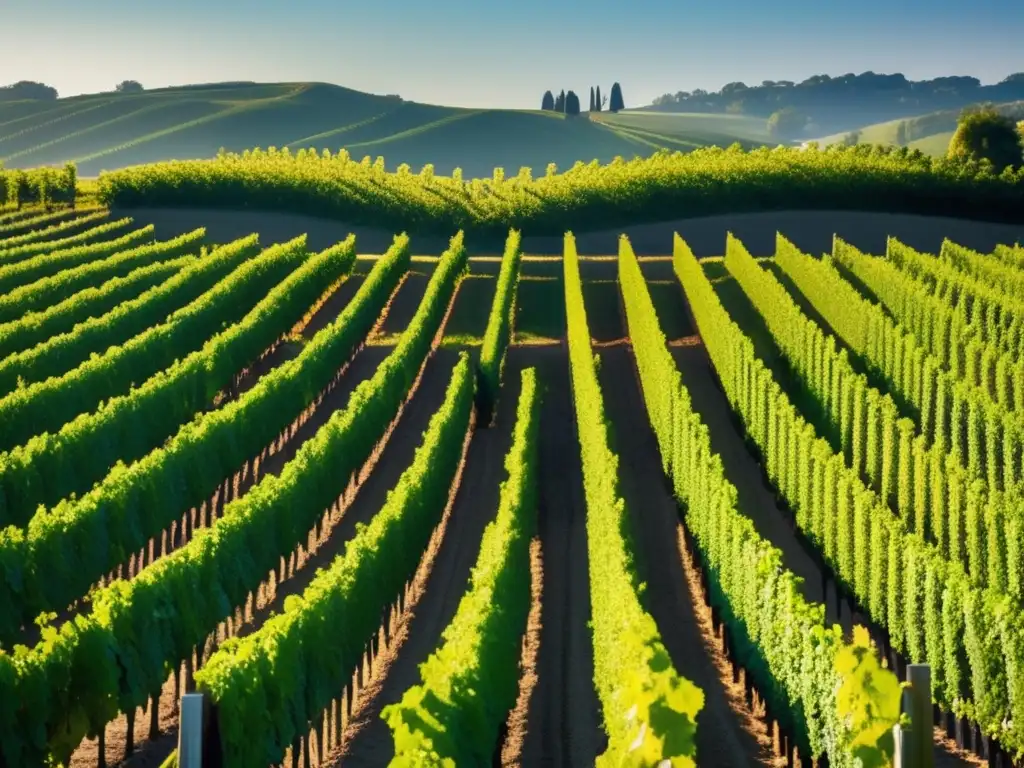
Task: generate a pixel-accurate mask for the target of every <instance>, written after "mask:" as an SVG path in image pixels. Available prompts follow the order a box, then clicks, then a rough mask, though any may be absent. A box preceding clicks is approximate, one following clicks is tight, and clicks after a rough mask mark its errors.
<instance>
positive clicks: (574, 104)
mask: <svg viewBox="0 0 1024 768" xmlns="http://www.w3.org/2000/svg"><path fill="white" fill-rule="evenodd" d="M605 107H607V108H608V111H609V112H618V111H620V110H623V109H625V108H626V105H625V103H624V102H623V100H622V86H620V85H619V84H618V83H613V84H612V90H611V94H610V95H607V96H602V95H601V86H597V87H596V88H595V87H594V86H591V87H590V107H589V111H590V112H601V111H603V110H604V109H605ZM540 108H541V110H543V111H544V112H562V113H563V114H566V115H578V114H579V113H580V98H579V96H577V95H576V92H575V91H564V90H563V91H560V92H559V94H558V95H557V96H555V95H554V94H553V93H552V92H551V91H545V92H544V96H543V98H541V101H540Z"/></svg>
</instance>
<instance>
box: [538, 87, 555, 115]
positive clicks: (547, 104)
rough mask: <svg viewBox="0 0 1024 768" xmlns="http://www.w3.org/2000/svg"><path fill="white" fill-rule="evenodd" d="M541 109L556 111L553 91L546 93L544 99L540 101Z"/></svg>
mask: <svg viewBox="0 0 1024 768" xmlns="http://www.w3.org/2000/svg"><path fill="white" fill-rule="evenodd" d="M540 108H541V109H543V110H545V111H547V112H552V111H554V109H555V97H554V96H553V95H552V93H551V91H544V98H543V99H541V100H540Z"/></svg>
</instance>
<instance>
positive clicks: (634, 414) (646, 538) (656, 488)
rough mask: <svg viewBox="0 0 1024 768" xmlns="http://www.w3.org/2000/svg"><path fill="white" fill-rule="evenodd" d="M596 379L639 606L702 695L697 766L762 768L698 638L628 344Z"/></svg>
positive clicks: (611, 355)
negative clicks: (615, 460) (639, 587)
mask: <svg viewBox="0 0 1024 768" xmlns="http://www.w3.org/2000/svg"><path fill="white" fill-rule="evenodd" d="M600 381H601V390H602V394H603V395H604V402H605V412H606V414H607V416H608V419H609V421H610V423H611V426H612V432H613V433H614V434H613V436H612V443H613V450H615V451H616V453H617V454H618V456H619V461H620V464H619V466H620V471H619V483H620V486H619V487H620V490H621V492H622V495H623V498H624V500H625V502H626V508H627V509H628V510H629V514H630V518H631V520H632V536H633V547H634V552H635V553H636V558H637V570H638V576H639V579H640V581H641V582H643V583H646V585H647V589H646V591H645V593H644V603H645V607H646V608H647V610H648V611H649V612H650V614H651V616H653V618H654V620H655V622H656V623H657V625H658V629H659V631H660V633H661V639H662V642H664V644H665V648H666V649H667V650H668V652H669V655H670V657H671V658H672V662H673V664H674V666H675V668H676V671H677V672H678V673H679V674H680V675H682V676H683V677H685V678H686V679H688V680H691V681H692V682H693V683H695V684H696V685H697V686H698V687H699V688H700V689H701V690H703V691H704V697H705V700H704V709H703V710H702V711H701V713H700V714H699V715H698V716H697V754H698V755H699V761H700V765H701V766H702V767H703V766H723V768H724V767H725V766H737V765H763V764H767V762H768V758H769V756H768V755H765V754H763V752H764V749H763V748H762V746H761V745H760V744H759V743H758V738H757V734H756V733H752V732H751V731H750V730H748V729H746V728H744V723H745V721H746V720H747V719H748V716H747V714H746V713H745V712H743V710H742V709H741V708H739V707H737V706H736V703H735V702H734V701H733V700H732V699H730V696H729V694H728V691H727V687H726V685H725V683H724V682H723V680H722V677H721V675H720V674H719V671H718V669H717V668H716V665H715V663H714V659H713V658H711V655H710V654H709V648H708V647H707V646H706V645H705V642H704V639H703V637H702V634H701V627H700V623H699V621H698V618H697V615H696V610H695V606H696V604H697V603H698V601H699V600H700V597H699V595H696V594H694V593H693V592H692V591H691V587H690V584H689V582H688V581H687V579H686V574H685V573H684V570H683V564H682V561H681V559H680V556H679V550H678V544H677V541H678V534H677V531H678V528H679V508H678V505H677V504H676V501H675V499H674V497H673V494H672V490H671V488H670V487H669V483H668V480H667V478H666V477H665V474H664V472H663V471H662V468H661V455H660V452H659V450H658V444H657V441H656V440H655V437H654V433H653V431H652V430H651V429H650V427H649V423H648V421H647V410H646V407H645V406H644V402H643V397H642V395H641V393H640V386H639V383H638V381H637V374H636V367H635V363H634V360H633V355H632V351H631V349H630V348H629V347H625V346H623V347H614V348H611V347H610V348H607V349H605V350H603V351H602V352H601V367H600Z"/></svg>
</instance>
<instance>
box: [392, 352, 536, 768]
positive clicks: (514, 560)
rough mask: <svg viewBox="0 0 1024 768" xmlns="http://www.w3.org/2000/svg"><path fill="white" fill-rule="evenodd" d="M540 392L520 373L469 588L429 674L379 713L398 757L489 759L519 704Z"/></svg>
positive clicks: (532, 376) (411, 761)
mask: <svg viewBox="0 0 1024 768" xmlns="http://www.w3.org/2000/svg"><path fill="white" fill-rule="evenodd" d="M540 400H541V395H540V391H539V390H538V388H537V374H536V370H535V369H533V368H528V369H526V370H524V371H523V372H522V387H521V389H520V393H519V403H518V407H517V411H516V424H515V431H514V432H513V437H512V447H511V448H510V449H509V452H508V455H507V456H506V457H505V471H506V472H507V478H506V480H505V481H504V482H502V484H501V491H500V498H499V501H498V514H497V516H496V517H495V518H494V520H492V521H491V522H490V523H489V524H488V525H487V528H486V529H484V534H483V538H482V539H481V542H480V554H479V556H478V557H477V561H476V565H475V566H474V568H473V573H472V580H471V583H470V586H469V588H468V589H467V590H466V593H465V594H464V595H463V597H462V600H461V601H460V602H459V607H458V609H457V610H456V612H455V616H454V618H452V621H451V623H450V624H449V625H448V626H447V628H446V629H445V630H444V635H443V636H442V643H441V646H440V647H439V648H438V649H437V650H436V651H434V653H433V654H431V656H430V658H429V659H427V661H426V663H425V664H423V665H422V666H421V667H420V676H421V677H420V679H421V681H422V682H421V683H419V684H417V685H414V686H413V687H412V688H410V689H408V690H407V691H406V692H405V694H404V695H403V696H402V699H401V701H399V702H398V703H396V704H392V705H390V706H389V707H386V708H385V709H384V711H383V712H382V713H381V716H382V717H383V718H384V719H385V720H386V721H387V723H388V725H389V726H390V728H391V732H392V735H393V737H394V743H395V761H394V762H393V763H392V764H393V765H394V764H396V763H397V765H405V766H409V768H414V767H415V766H419V765H424V764H430V765H437V764H440V763H442V761H451V764H452V765H488V764H490V763H491V761H492V759H493V757H494V753H495V749H496V747H497V744H498V735H499V733H500V731H501V728H502V726H503V724H504V723H505V721H506V719H507V717H508V713H509V711H510V710H511V709H512V707H513V706H514V705H515V702H516V696H517V694H518V689H519V685H518V683H519V652H520V646H521V644H522V639H523V634H524V633H525V632H526V619H527V616H528V614H529V612H530V540H531V538H532V537H533V535H534V531H535V530H536V525H537V473H538V471H539V468H538V461H539V453H538V436H537V435H538V431H539V427H540Z"/></svg>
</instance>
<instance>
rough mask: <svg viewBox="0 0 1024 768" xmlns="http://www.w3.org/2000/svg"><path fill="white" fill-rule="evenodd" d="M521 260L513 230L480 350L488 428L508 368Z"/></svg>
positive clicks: (479, 389) (481, 398)
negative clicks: (506, 363)
mask: <svg viewBox="0 0 1024 768" xmlns="http://www.w3.org/2000/svg"><path fill="white" fill-rule="evenodd" d="M521 257H522V248H521V236H520V234H519V232H517V231H515V230H512V231H511V232H509V234H508V240H506V241H505V253H504V255H503V256H502V257H501V271H500V272H499V273H498V285H497V288H496V289H495V292H494V302H493V303H492V304H491V314H490V315H489V316H488V318H487V330H486V331H484V343H483V347H482V348H481V349H480V363H479V372H478V376H477V385H476V397H477V410H478V413H479V418H480V422H481V425H483V426H487V425H489V424H490V423H491V421H492V420H493V418H494V408H495V404H496V403H497V401H498V392H499V390H500V388H501V373H502V370H503V369H504V367H505V350H506V349H507V348H508V344H509V341H511V338H512V322H513V318H514V317H515V308H516V290H517V288H518V287H519V260H520V258H521Z"/></svg>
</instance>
